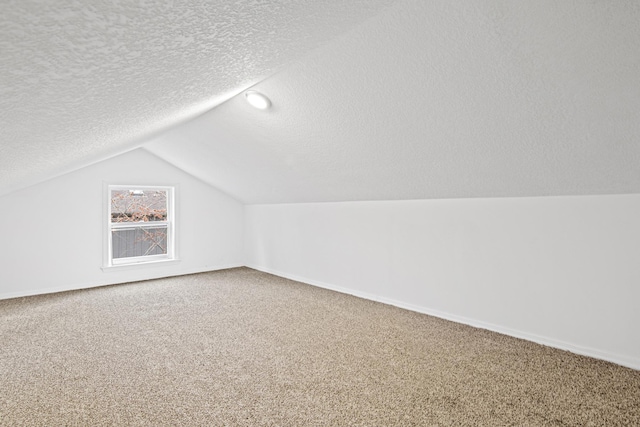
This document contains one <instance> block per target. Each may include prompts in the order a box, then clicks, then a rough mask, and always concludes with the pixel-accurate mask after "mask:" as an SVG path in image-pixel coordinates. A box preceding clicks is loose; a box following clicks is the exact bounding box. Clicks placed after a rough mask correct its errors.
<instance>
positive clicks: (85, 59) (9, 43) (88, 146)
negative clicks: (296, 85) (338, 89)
mask: <svg viewBox="0 0 640 427" xmlns="http://www.w3.org/2000/svg"><path fill="white" fill-rule="evenodd" d="M391 3H392V1H391V0H350V1H348V2H345V1H343V0H322V1H318V0H236V1H224V2H209V1H173V0H164V1H156V0H154V1H151V0H147V1H145V0H139V1H130V0H116V1H106V0H105V1H84V0H39V1H34V0H3V1H2V2H0V129H1V132H2V133H1V137H0V138H1V139H0V194H2V193H6V192H8V191H10V190H11V189H15V188H19V187H23V186H26V185H29V184H31V183H34V182H37V181H39V180H42V179H44V178H47V177H51V176H53V175H55V174H59V173H61V172H64V171H67V170H70V169H72V168H74V167H78V166H81V165H85V164H88V163H90V162H93V161H97V160H100V159H101V158H104V157H106V156H109V155H112V154H115V153H117V152H119V151H123V150H125V149H127V148H130V147H131V146H133V145H135V144H138V143H140V142H142V141H143V140H144V138H146V137H149V136H150V135H153V134H155V133H157V132H158V131H161V130H163V129H166V128H167V127H170V126H171V125H175V124H176V123H179V122H181V121H184V120H186V119H189V118H191V117H194V116H195V115H197V114H199V113H202V112H203V111H206V110H207V109H209V108H211V107H213V106H215V105H217V104H218V103H220V102H222V101H224V100H226V99H228V98H229V97H230V96H232V95H234V94H237V93H238V92H239V91H240V90H242V89H244V88H246V87H248V86H250V85H252V84H254V83H256V82H257V81H259V80H261V79H262V78H264V77H266V76H268V75H271V74H272V73H273V72H274V71H277V70H278V69H280V68H282V67H283V66H284V65H286V64H287V63H289V62H290V61H291V60H293V59H295V58H298V57H300V56H301V55H302V54H304V53H305V52H308V51H310V50H312V49H314V48H316V47H317V46H319V45H321V44H322V43H324V42H326V41H327V40H330V39H332V38H334V37H335V36H336V35H338V34H341V33H343V32H344V31H346V30H348V29H350V28H352V27H353V26H355V25H357V24H358V23H360V22H362V21H364V20H366V19H368V18H370V17H371V16H373V15H375V14H376V13H379V12H380V10H382V9H383V8H384V7H385V6H387V5H389V4H391Z"/></svg>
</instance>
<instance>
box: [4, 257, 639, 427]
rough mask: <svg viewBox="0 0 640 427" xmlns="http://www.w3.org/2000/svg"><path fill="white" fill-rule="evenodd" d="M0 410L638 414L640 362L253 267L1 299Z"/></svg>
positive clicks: (61, 417) (356, 420) (308, 415)
mask: <svg viewBox="0 0 640 427" xmlns="http://www.w3.org/2000/svg"><path fill="white" fill-rule="evenodd" d="M0 381H1V382H0V425H2V426H17V425H20V426H38V425H42V426H62V425H65V426H75V425H78V426H99V425H174V426H197V425H202V426H262V425H265V426H272V425H274V426H276V425H277V426H307V425H309V426H327V425H335V426H396V425H397V426H414V425H415V426H418V425H419V426H426V425H443V426H445V425H456V426H458V425H470V426H471V425H473V426H475V425H489V426H498V425H518V426H542V425H579V426H590V425H593V426H595V425H598V426H600V425H602V426H605V425H606V426H614V425H629V426H631V425H636V426H637V425H640V371H634V370H632V369H627V368H623V367H620V366H617V365H614V364H611V363H607V362H602V361H598V360H593V359H590V358H586V357H581V356H577V355H574V354H571V353H568V352H563V351H560V350H554V349H551V348H547V347H544V346H541V345H537V344H533V343H530V342H526V341H522V340H518V339H515V338H510V337H507V336H503V335H500V334H496V333H493V332H487V331H484V330H480V329H474V328H472V327H468V326H464V325H460V324H456V323H452V322H448V321H444V320H440V319H437V318H433V317H429V316H425V315H422V314H417V313H413V312H410V311H405V310H401V309H398V308H394V307H390V306H386V305H383V304H379V303H374V302H370V301H366V300H362V299H358V298H355V297H350V296H346V295H343V294H339V293H335V292H331V291H327V290H323V289H318V288H314V287H311V286H308V285H304V284H301V283H297V282H293V281H289V280H285V279H281V278H278V277H274V276H271V275H268V274H264V273H260V272H257V271H254V270H250V269H247V268H241V269H232V270H225V271H219V272H213V273H204V274H197V275H191V276H184V277H179V278H169V279H162V280H154V281H148V282H141V283H135V284H128V285H119V286H110V287H103V288H96V289H91V290H85V291H74V292H66V293H60V294H54V295H45V296H37V297H29V298H17V299H13V300H5V301H0Z"/></svg>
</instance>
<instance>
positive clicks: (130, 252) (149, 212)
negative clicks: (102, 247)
mask: <svg viewBox="0 0 640 427" xmlns="http://www.w3.org/2000/svg"><path fill="white" fill-rule="evenodd" d="M107 193H108V201H107V205H108V225H107V227H108V230H107V241H108V248H107V252H108V256H107V266H117V265H124V264H136V263H144V262H153V261H162V260H171V259H173V258H174V241H175V236H174V230H175V227H174V221H175V218H174V205H173V203H174V189H173V187H152V186H124V185H117V186H116V185H112V186H109V187H108V192H107Z"/></svg>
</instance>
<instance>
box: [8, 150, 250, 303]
mask: <svg viewBox="0 0 640 427" xmlns="http://www.w3.org/2000/svg"><path fill="white" fill-rule="evenodd" d="M105 183H107V184H132V185H176V186H177V188H176V202H177V203H176V206H177V207H176V217H177V218H176V220H177V222H176V227H177V232H176V238H177V250H178V257H179V258H180V261H179V262H175V263H167V264H157V265H154V266H146V267H142V266H137V267H127V268H123V269H111V270H109V271H103V269H102V263H103V239H104V221H105V215H104V210H105V209H106V203H105V196H104V192H103V186H104V184H105ZM243 226H244V225H243V206H242V204H240V203H239V202H238V201H236V200H234V199H232V198H231V197H229V196H227V195H225V194H223V193H221V192H219V191H217V190H215V189H214V188H213V187H211V186H209V185H206V184H204V183H202V182H201V181H199V180H197V179H195V178H193V177H192V176H190V175H188V174H186V173H184V172H182V171H181V170H179V169H177V168H175V167H173V166H171V165H170V164H168V163H166V162H164V161H163V160H160V159H159V158H157V157H156V156H154V155H152V154H150V153H148V152H147V151H145V150H142V149H139V150H135V151H132V152H129V153H127V154H124V155H121V156H118V157H115V158H112V159H109V160H106V161H104V162H101V163H98V164H95V165H92V166H89V167H86V168H84V169H80V170H78V171H75V172H72V173H69V174H67V175H63V176H60V177H58V178H55V179H52V180H49V181H46V182H44V183H41V184H39V185H36V186H33V187H30V188H27V189H24V190H21V191H17V192H14V193H11V194H8V195H6V196H3V197H0V236H1V242H2V243H1V244H0V265H1V268H0V298H10V297H14V296H22V295H31V294H38V293H46V292H53V291H60V290H68V289H79V288H86V287H91V286H98V285H105V284H113V283H122V282H128V281H134V280H143V279H150V278H156V277H165V276H171V275H179V274H187V273H193V272H198V271H208V270H215V269H219V268H225V267H235V266H241V265H243V253H242V235H243Z"/></svg>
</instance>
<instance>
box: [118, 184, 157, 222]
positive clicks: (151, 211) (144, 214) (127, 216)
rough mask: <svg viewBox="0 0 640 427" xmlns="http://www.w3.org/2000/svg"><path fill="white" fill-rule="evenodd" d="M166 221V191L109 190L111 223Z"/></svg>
mask: <svg viewBox="0 0 640 427" xmlns="http://www.w3.org/2000/svg"><path fill="white" fill-rule="evenodd" d="M166 220H167V191H166V190H138V189H135V188H132V189H127V190H111V222H112V223H115V222H139V221H144V222H148V221H166Z"/></svg>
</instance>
